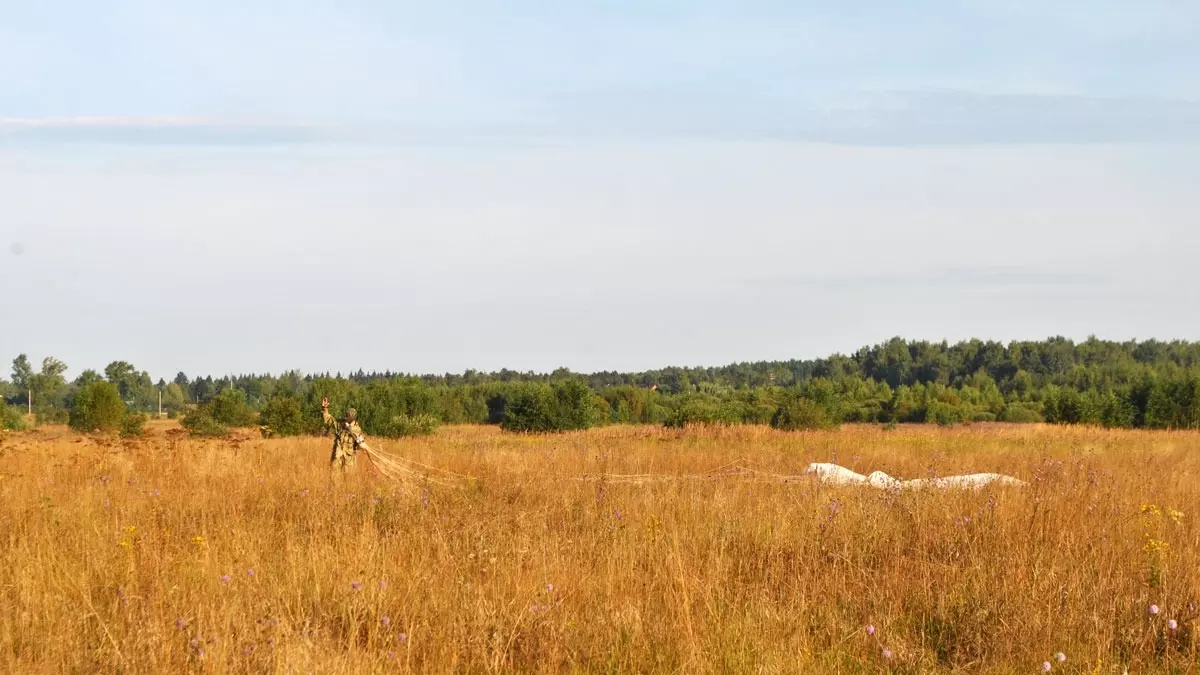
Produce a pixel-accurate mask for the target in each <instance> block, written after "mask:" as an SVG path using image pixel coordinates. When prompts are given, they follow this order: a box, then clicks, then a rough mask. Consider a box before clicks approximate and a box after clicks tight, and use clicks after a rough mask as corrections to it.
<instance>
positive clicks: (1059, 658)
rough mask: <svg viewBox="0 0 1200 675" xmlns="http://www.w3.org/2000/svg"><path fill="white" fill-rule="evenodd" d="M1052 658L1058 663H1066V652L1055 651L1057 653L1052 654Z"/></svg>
mask: <svg viewBox="0 0 1200 675" xmlns="http://www.w3.org/2000/svg"><path fill="white" fill-rule="evenodd" d="M1054 660H1055V661H1058V662H1059V663H1066V662H1067V655H1066V654H1064V653H1062V652H1059V653H1057V654H1055V655H1054Z"/></svg>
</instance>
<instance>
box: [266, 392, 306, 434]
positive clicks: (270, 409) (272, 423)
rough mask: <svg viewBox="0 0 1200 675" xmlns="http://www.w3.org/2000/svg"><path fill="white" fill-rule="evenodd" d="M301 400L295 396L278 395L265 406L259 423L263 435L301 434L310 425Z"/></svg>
mask: <svg viewBox="0 0 1200 675" xmlns="http://www.w3.org/2000/svg"><path fill="white" fill-rule="evenodd" d="M307 422H308V421H307V420H306V419H305V418H304V410H303V408H301V406H300V400H299V399H297V398H295V397H293V396H277V397H275V398H273V399H271V400H270V401H267V405H266V406H265V407H264V408H263V410H262V412H261V413H260V414H259V417H258V423H259V428H260V429H261V430H262V434H263V436H266V437H273V436H299V435H300V434H302V433H304V431H305V429H306V428H307V427H308V424H307Z"/></svg>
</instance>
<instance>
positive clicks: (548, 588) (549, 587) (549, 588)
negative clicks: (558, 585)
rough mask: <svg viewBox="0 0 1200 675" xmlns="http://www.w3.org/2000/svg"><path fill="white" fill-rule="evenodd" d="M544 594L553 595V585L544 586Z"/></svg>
mask: <svg viewBox="0 0 1200 675" xmlns="http://www.w3.org/2000/svg"><path fill="white" fill-rule="evenodd" d="M546 592H547V593H553V592H554V584H546Z"/></svg>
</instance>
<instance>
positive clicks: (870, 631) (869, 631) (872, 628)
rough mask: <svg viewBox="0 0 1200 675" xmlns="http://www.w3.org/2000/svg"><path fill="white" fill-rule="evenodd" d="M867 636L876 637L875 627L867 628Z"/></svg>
mask: <svg viewBox="0 0 1200 675" xmlns="http://www.w3.org/2000/svg"><path fill="white" fill-rule="evenodd" d="M867 635H875V626H867Z"/></svg>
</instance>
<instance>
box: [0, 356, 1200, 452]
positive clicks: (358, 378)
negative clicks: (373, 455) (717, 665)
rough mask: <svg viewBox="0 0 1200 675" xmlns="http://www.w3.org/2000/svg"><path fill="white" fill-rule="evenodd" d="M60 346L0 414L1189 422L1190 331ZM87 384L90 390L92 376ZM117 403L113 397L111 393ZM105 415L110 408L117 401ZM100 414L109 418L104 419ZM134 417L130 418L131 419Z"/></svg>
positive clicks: (15, 421)
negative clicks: (688, 364)
mask: <svg viewBox="0 0 1200 675" xmlns="http://www.w3.org/2000/svg"><path fill="white" fill-rule="evenodd" d="M65 372H66V366H65V364H63V363H62V362H61V361H58V360H57V359H53V358H49V359H45V360H44V361H43V362H42V366H41V368H40V369H36V370H35V369H34V368H33V367H32V366H31V364H30V363H29V361H28V359H27V358H26V357H25V356H24V355H22V356H21V357H18V359H16V360H15V361H14V362H13V377H12V380H11V382H4V381H0V395H3V396H4V398H5V402H6V404H7V405H6V406H4V407H3V408H4V409H3V410H2V411H0V412H2V413H3V414H2V415H0V420H2V423H3V425H4V426H7V427H14V426H17V425H20V424H22V423H23V421H24V420H26V419H27V418H25V417H23V416H22V415H21V414H20V413H21V412H22V408H24V411H26V412H27V411H29V410H32V411H33V412H34V413H35V415H34V419H36V420H38V421H39V423H42V422H67V421H70V417H71V411H72V410H73V409H74V408H77V407H79V406H78V405H76V399H77V398H78V394H79V392H82V391H84V390H85V389H87V388H88V387H89V386H91V385H97V386H99V385H105V386H107V387H110V388H111V389H112V391H113V392H115V396H114V397H107V396H105V397H102V398H104V400H109V399H110V398H115V399H116V400H117V401H119V402H120V404H121V406H122V411H123V412H122V414H123V415H124V414H127V413H130V412H132V413H135V414H136V413H152V412H157V411H158V410H159V406H160V403H161V406H162V410H163V411H164V413H165V414H167V415H169V416H180V415H183V416H184V418H185V426H187V427H188V428H189V429H191V430H193V431H194V432H195V433H221V432H222V431H223V430H224V429H225V428H227V427H229V426H250V425H258V426H259V427H261V428H262V429H263V431H264V433H267V434H277V435H289V434H297V433H316V432H319V431H320V430H321V419H320V415H319V401H320V399H321V397H322V396H329V397H330V399H331V401H332V402H333V405H334V408H335V409H336V410H338V411H342V410H344V409H345V408H347V407H354V408H356V409H357V410H358V413H359V418H360V420H361V422H362V424H363V427H364V429H365V430H366V431H367V432H368V433H370V434H374V435H386V436H400V435H410V434H416V433H427V432H429V431H431V430H432V429H433V428H435V427H436V426H437V425H438V424H458V423H475V424H498V425H501V426H503V427H504V428H506V429H511V430H516V431H556V430H565V429H580V428H587V427H590V426H595V425H598V424H665V425H668V426H684V425H688V424H773V425H775V426H777V427H781V428H814V427H829V426H836V425H838V424H841V423H937V424H956V423H962V422H982V421H1004V422H1018V423H1029V422H1049V423H1061V424H1094V425H1104V426H1110V427H1151V428H1177V429H1188V428H1198V427H1200V343H1193V342H1183V341H1175V342H1160V341H1155V340H1150V341H1144V342H1137V341H1130V342H1112V341H1104V340H1098V339H1095V338H1092V339H1089V340H1086V341H1084V342H1080V343H1074V342H1072V341H1070V340H1067V339H1065V338H1052V339H1049V340H1045V341H1040V342H1013V343H1009V344H1007V345H1006V344H1002V343H999V342H984V341H979V340H971V341H965V342H960V343H956V344H948V343H946V342H940V343H939V342H924V341H905V340H902V339H899V338H896V339H893V340H890V341H888V342H885V343H883V344H879V345H875V346H871V347H865V348H863V349H860V350H858V351H857V352H855V353H853V354H851V355H840V354H839V355H834V356H830V357H828V358H825V359H816V360H810V361H778V362H758V363H743V364H733V365H729V366H724V367H720V368H665V369H661V370H654V371H646V372H641V373H615V372H607V373H592V374H576V373H572V372H570V371H568V370H565V369H560V370H557V371H554V372H552V373H544V374H538V373H520V372H516V371H509V370H502V371H499V372H496V373H480V372H476V371H467V372H465V373H463V374H461V375H456V374H445V375H424V376H414V375H408V374H399V373H391V372H384V373H367V372H363V371H359V372H357V373H350V374H347V375H342V374H340V373H338V374H330V373H324V374H307V375H302V374H300V373H298V372H288V373H284V374H282V375H241V376H235V377H224V378H217V379H214V378H212V377H197V378H189V377H188V376H187V375H185V374H184V373H179V374H177V375H176V376H175V377H174V378H173V379H172V380H171V381H170V382H167V381H166V380H164V379H159V380H158V381H157V382H155V381H154V380H153V379H152V378H151V377H150V375H149V374H148V373H146V372H145V371H140V370H138V369H137V368H135V367H134V366H132V365H131V364H129V363H127V362H124V361H117V362H114V363H112V364H109V366H108V367H107V368H105V369H104V372H103V374H101V373H99V372H96V371H91V370H89V371H84V372H83V373H82V374H81V375H80V376H79V377H77V378H76V379H75V380H73V381H68V380H67V379H66V378H65ZM93 394H95V391H93ZM111 407H113V408H114V409H115V408H116V406H115V405H112V406H111ZM113 414H114V415H115V413H113ZM108 424H109V425H112V424H114V423H113V422H111V421H110V422H108ZM128 424H129V425H132V423H128Z"/></svg>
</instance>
